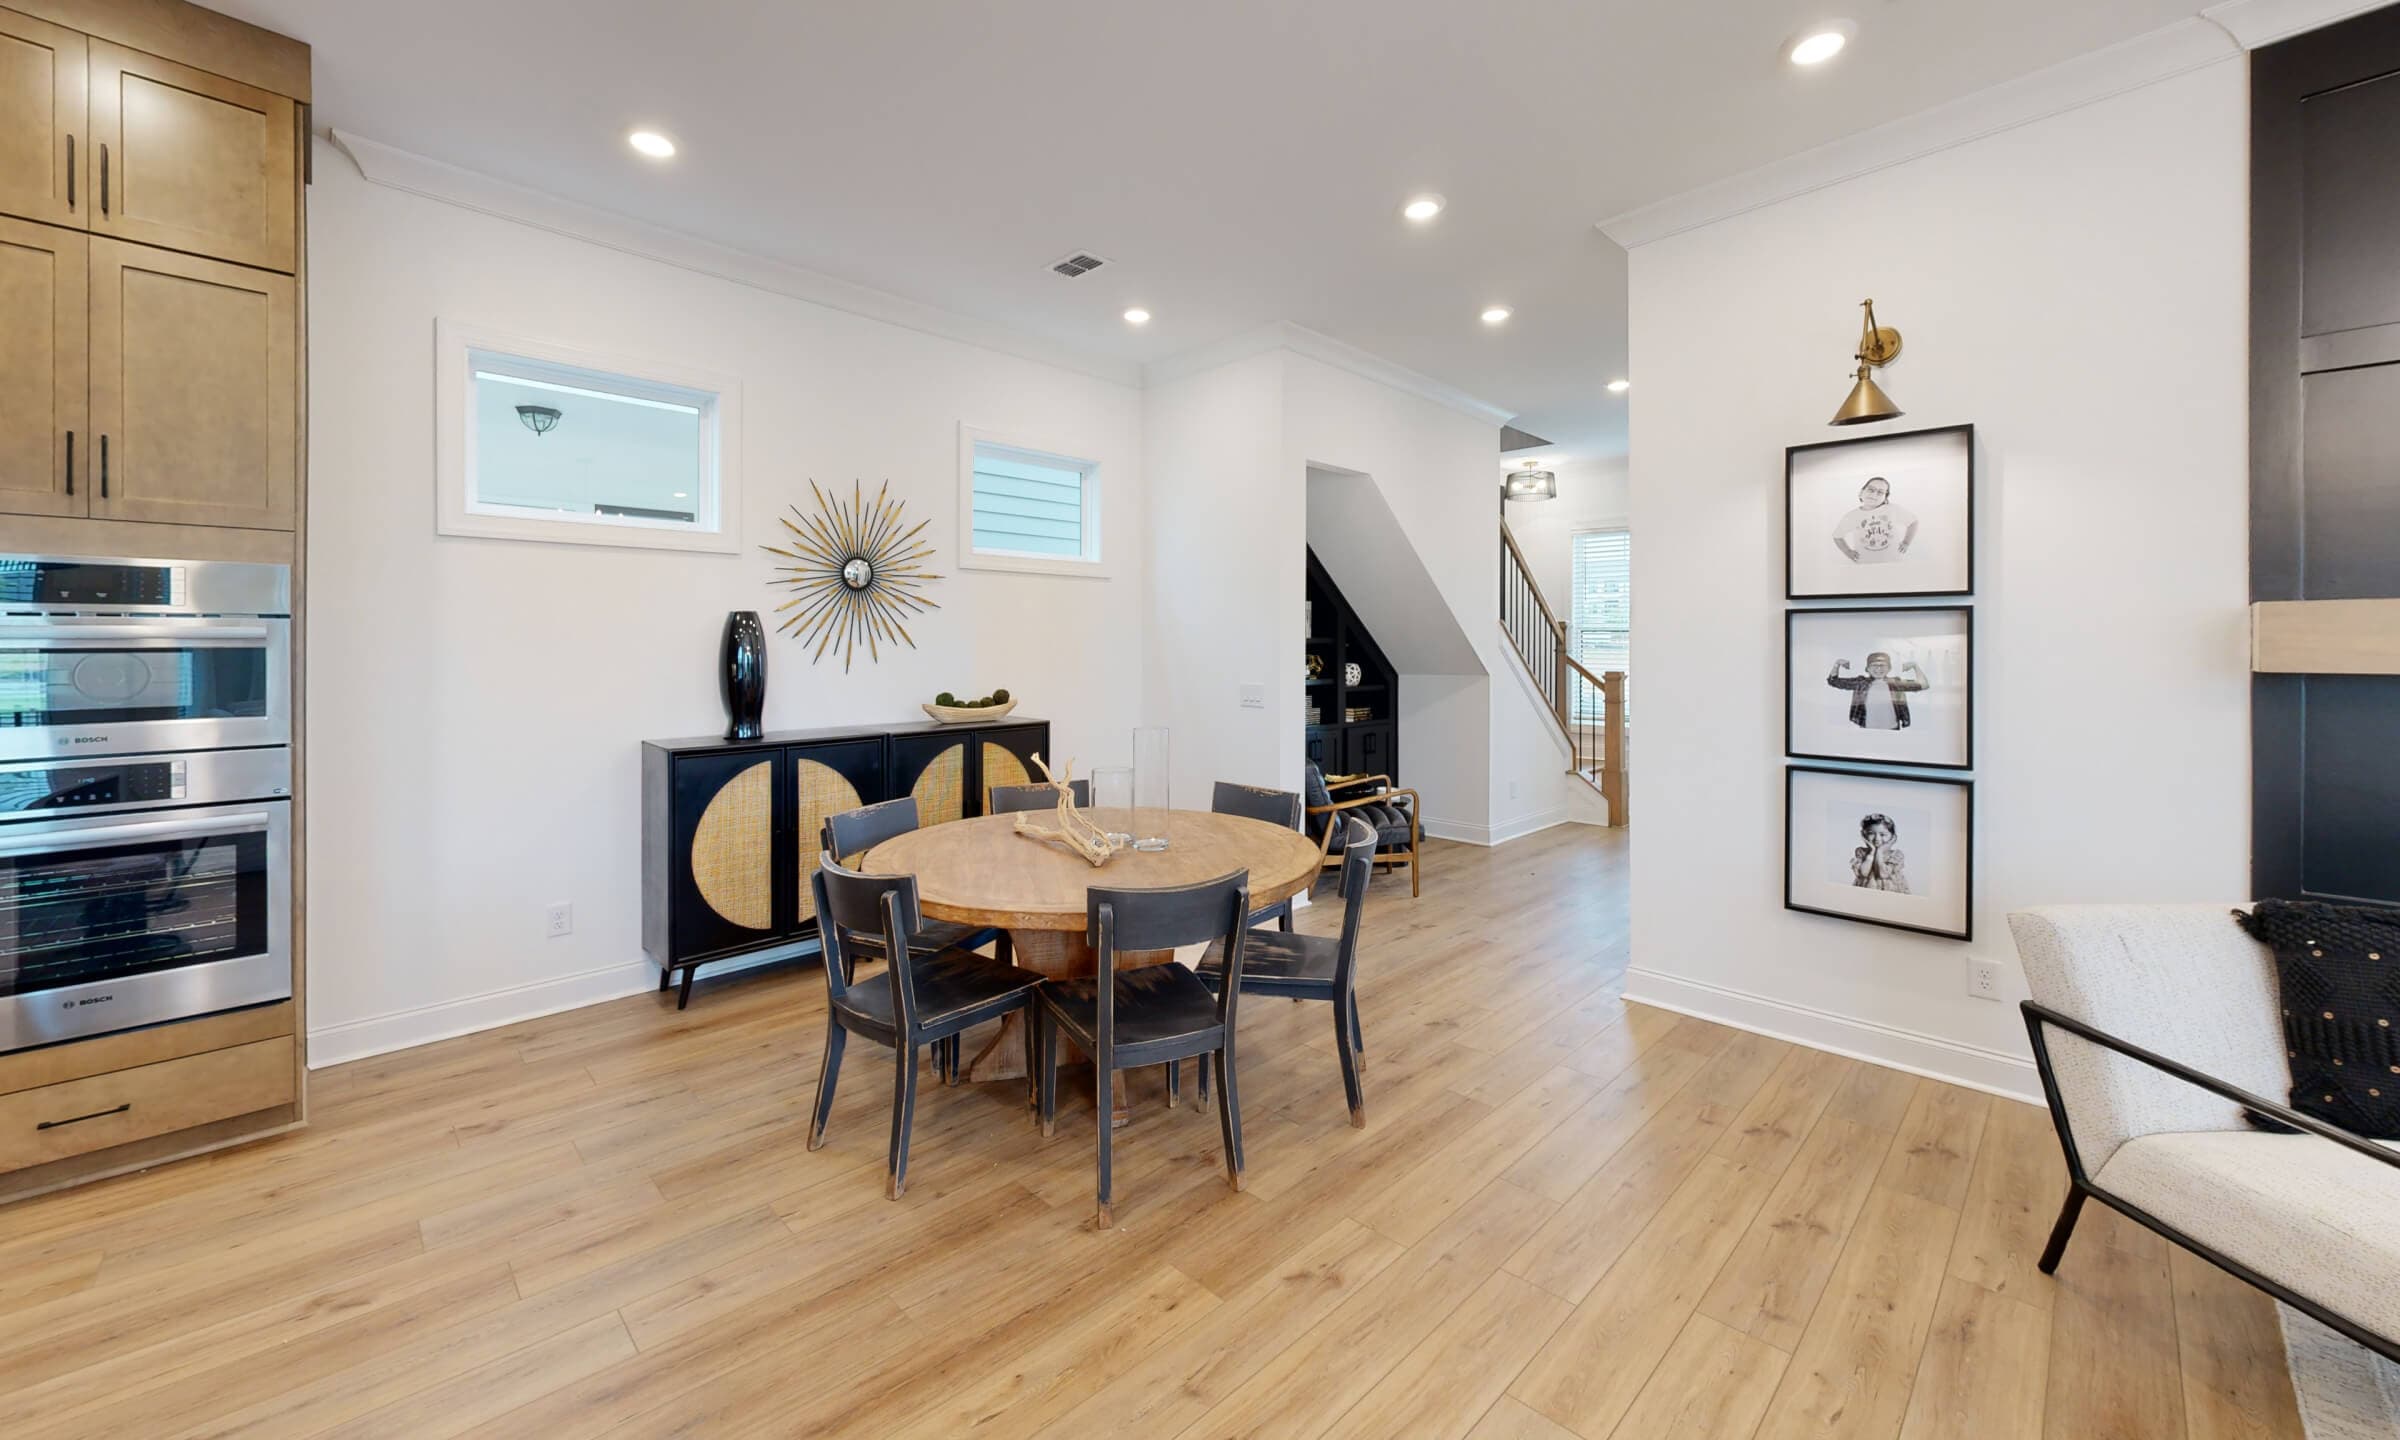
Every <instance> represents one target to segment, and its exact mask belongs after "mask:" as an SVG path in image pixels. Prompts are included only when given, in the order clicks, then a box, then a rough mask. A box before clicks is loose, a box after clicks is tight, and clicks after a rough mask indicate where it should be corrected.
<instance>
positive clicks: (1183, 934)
mask: <svg viewBox="0 0 2400 1440" xmlns="http://www.w3.org/2000/svg"><path fill="white" fill-rule="evenodd" d="M1249 929H1250V872H1249V871H1247V870H1236V871H1234V872H1233V873H1232V874H1230V875H1220V876H1218V877H1217V878H1216V879H1214V880H1202V881H1199V882H1197V883H1196V884H1191V885H1177V886H1174V887H1172V888H1170V889H1162V890H1103V889H1101V888H1099V887H1098V886H1094V887H1092V888H1091V889H1090V890H1088V891H1086V892H1085V899H1084V933H1085V938H1086V939H1087V940H1088V941H1089V942H1090V944H1091V947H1092V950H1093V953H1094V956H1095V958H1096V959H1097V960H1098V961H1099V968H1100V973H1099V984H1098V985H1097V986H1096V987H1095V988H1096V990H1097V992H1098V1002H1099V1010H1100V1013H1099V1016H1098V1019H1099V1030H1100V1034H1101V1036H1102V1037H1103V1038H1104V1039H1105V1038H1106V1037H1109V1036H1113V1035H1114V1034H1115V1033H1116V990H1117V985H1116V978H1117V954H1118V952H1119V951H1123V950H1172V949H1174V948H1175V947H1176V946H1178V945H1205V944H1208V943H1210V942H1211V941H1223V942H1224V945H1225V988H1224V993H1222V994H1221V995H1219V996H1218V997H1217V1018H1218V1020H1219V1021H1221V1022H1222V1023H1224V1024H1225V1025H1227V1026H1231V1025H1232V1024H1233V1022H1234V1009H1235V1006H1236V1004H1237V1002H1238V1001H1239V1000H1240V997H1241V993H1242V937H1243V936H1244V935H1246V934H1247V933H1249Z"/></svg>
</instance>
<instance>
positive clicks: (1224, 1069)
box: [1201, 1046, 1242, 1190]
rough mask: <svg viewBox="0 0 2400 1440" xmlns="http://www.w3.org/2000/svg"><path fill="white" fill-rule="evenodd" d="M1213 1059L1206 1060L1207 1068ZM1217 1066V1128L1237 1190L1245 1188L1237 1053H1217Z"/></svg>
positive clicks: (1229, 1177) (1230, 1178)
mask: <svg viewBox="0 0 2400 1440" xmlns="http://www.w3.org/2000/svg"><path fill="white" fill-rule="evenodd" d="M1208 1058H1209V1057H1205V1056H1204V1057H1202V1060H1201V1063H1202V1064H1206V1063H1207V1062H1208ZM1214 1058H1215V1059H1216V1062H1217V1128H1218V1130H1219V1131H1220V1132H1221V1133H1222V1135H1223V1136H1224V1140H1225V1179H1226V1181H1227V1183H1229V1184H1231V1185H1232V1186H1233V1188H1234V1189H1236V1190H1239V1189H1241V1188H1242V1102H1241V1097H1240V1096H1239V1095H1238V1094H1236V1093H1235V1091H1234V1083H1233V1050H1232V1047H1230V1046H1228V1047H1227V1048H1225V1049H1223V1050H1219V1051H1217V1052H1216V1055H1215V1057H1214Z"/></svg>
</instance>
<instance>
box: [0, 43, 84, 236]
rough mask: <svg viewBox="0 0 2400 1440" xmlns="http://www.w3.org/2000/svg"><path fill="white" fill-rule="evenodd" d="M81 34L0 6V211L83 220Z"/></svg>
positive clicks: (57, 221)
mask: <svg viewBox="0 0 2400 1440" xmlns="http://www.w3.org/2000/svg"><path fill="white" fill-rule="evenodd" d="M84 73H85V71H84V38H83V36H81V35H79V34H77V33H76V32H75V31H72V30H64V29H61V28H59V27H58V26H56V25H52V24H48V23H47V22H44V21H41V20H36V19H34V18H33V17H32V16H30V15H19V14H18V13H17V12H15V11H14V10H0V214H8V215H22V216H24V217H25V218H26V219H28V220H45V221H48V222H49V223H50V224H53V225H71V226H74V227H75V228H77V229H82V228H83V226H84V223H85V221H84V212H85V211H86V210H88V209H89V208H90V205H89V200H90V196H91V183H90V178H89V173H88V172H89V160H90V152H91V145H90V143H89V141H88V137H87V136H86V133H85V130H84V94H85V85H84Z"/></svg>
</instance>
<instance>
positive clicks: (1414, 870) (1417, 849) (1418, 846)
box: [1408, 834, 1425, 900]
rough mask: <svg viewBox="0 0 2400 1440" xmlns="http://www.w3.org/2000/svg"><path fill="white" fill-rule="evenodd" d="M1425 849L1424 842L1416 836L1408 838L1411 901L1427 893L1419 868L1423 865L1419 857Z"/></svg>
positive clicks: (1409, 894)
mask: <svg viewBox="0 0 2400 1440" xmlns="http://www.w3.org/2000/svg"><path fill="white" fill-rule="evenodd" d="M1424 848H1425V846H1424V842H1422V841H1421V840H1419V839H1418V838H1417V837H1416V836H1415V835H1413V834H1412V835H1410V836H1409V837H1408V898H1409V899H1411V900H1414V899H1416V898H1417V897H1418V896H1420V895H1423V894H1424V893H1425V890H1424V887H1423V885H1422V884H1421V883H1420V878H1421V877H1420V875H1419V871H1418V867H1419V866H1420V865H1421V864H1422V863H1423V862H1422V861H1421V860H1420V859H1419V858H1418V857H1419V854H1420V853H1421V852H1422V851H1423V850H1424Z"/></svg>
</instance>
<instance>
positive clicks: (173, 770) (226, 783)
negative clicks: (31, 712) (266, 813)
mask: <svg viewBox="0 0 2400 1440" xmlns="http://www.w3.org/2000/svg"><path fill="white" fill-rule="evenodd" d="M291 793H292V770H291V756H290V753H289V752H288V751H285V750H284V749H282V748H281V747H280V746H278V747H272V748H263V749H257V750H212V751H208V752H205V753H194V754H188V755H149V756H141V757H138V758H133V759H125V760H90V761H83V762H80V763H72V764H70V763H65V762H59V763H44V762H35V763H32V764H15V765H0V824H6V823H8V822H11V821H27V822H30V821H37V820H43V819H52V818H57V817H60V816H65V815H70V814H79V813H85V812H90V811H108V810H151V809H160V808H164V807H166V806H171V805H211V804H223V803H228V802H232V801H239V800H273V799H282V798H288V797H289V796H290V795H291Z"/></svg>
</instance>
